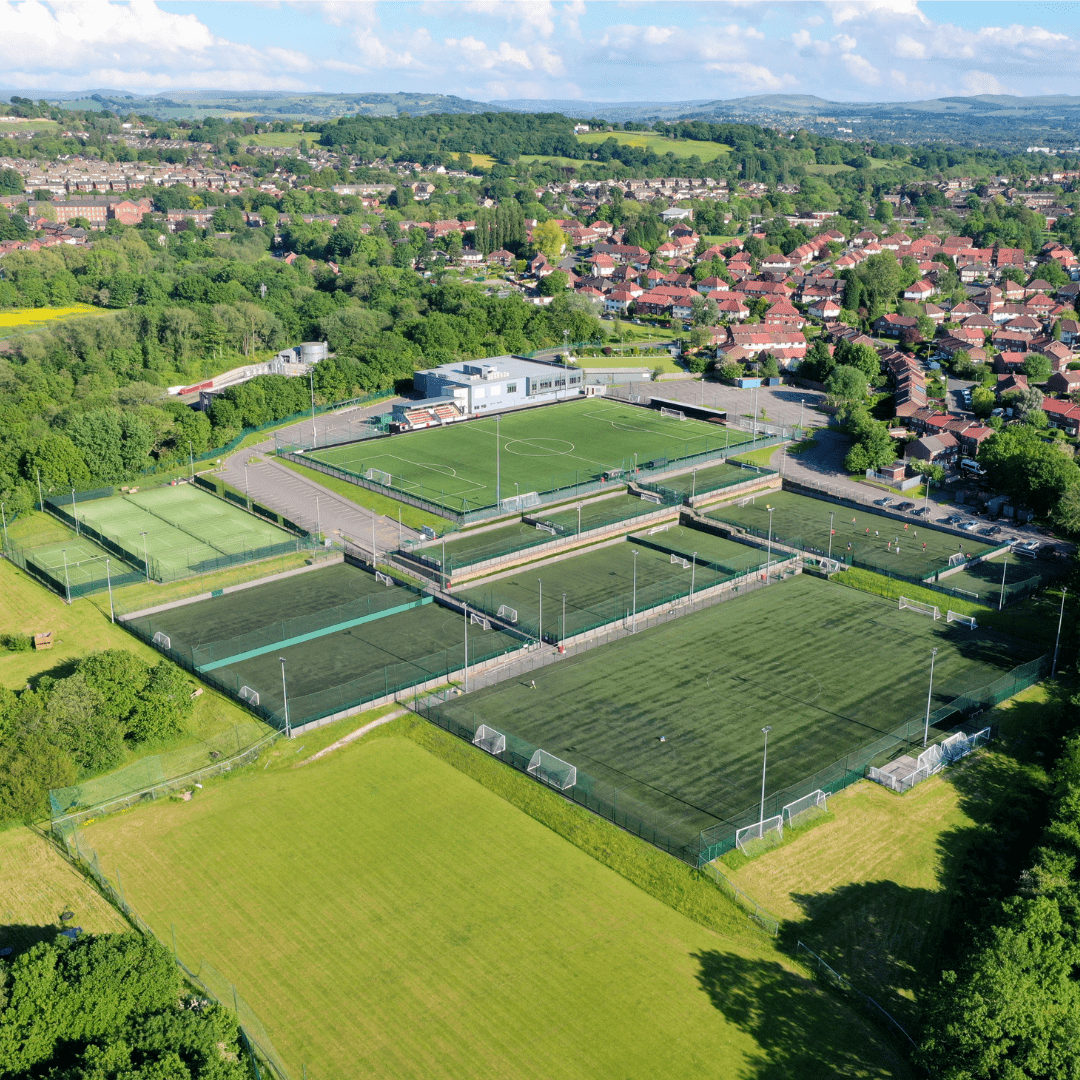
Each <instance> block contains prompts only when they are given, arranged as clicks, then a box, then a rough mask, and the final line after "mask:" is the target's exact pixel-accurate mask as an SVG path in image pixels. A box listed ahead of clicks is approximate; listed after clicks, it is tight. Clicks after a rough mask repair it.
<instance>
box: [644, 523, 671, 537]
mask: <svg viewBox="0 0 1080 1080" xmlns="http://www.w3.org/2000/svg"><path fill="white" fill-rule="evenodd" d="M670 528H671V522H670V521H665V522H664V524H663V525H654V526H653V527H652V528H651V529H650V530H649V531H648V532H647V533H646V534H645V535H646V536H655V535H656V534H657V533H660V532H667V531H668V529H670Z"/></svg>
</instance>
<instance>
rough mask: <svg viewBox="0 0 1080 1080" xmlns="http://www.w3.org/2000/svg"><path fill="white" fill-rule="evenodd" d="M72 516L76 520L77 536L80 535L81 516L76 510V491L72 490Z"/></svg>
mask: <svg viewBox="0 0 1080 1080" xmlns="http://www.w3.org/2000/svg"><path fill="white" fill-rule="evenodd" d="M71 516H72V517H73V518H74V519H75V535H76V536H78V535H79V515H78V513H77V512H76V510H75V489H74V488H72V489H71Z"/></svg>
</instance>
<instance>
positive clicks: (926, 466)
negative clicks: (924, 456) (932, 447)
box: [911, 461, 945, 484]
mask: <svg viewBox="0 0 1080 1080" xmlns="http://www.w3.org/2000/svg"><path fill="white" fill-rule="evenodd" d="M911 468H912V469H913V470H914V471H915V472H917V473H918V474H919V475H920V476H925V477H926V480H927V483H929V484H943V483H944V482H945V469H944V467H943V466H941V465H938V464H937V463H936V462H933V461H912V462H911Z"/></svg>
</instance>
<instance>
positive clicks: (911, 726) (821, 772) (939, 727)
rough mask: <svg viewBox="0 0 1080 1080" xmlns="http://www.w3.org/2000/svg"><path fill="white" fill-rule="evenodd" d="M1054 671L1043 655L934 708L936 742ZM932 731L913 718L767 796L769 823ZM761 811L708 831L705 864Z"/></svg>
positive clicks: (702, 850)
mask: <svg viewBox="0 0 1080 1080" xmlns="http://www.w3.org/2000/svg"><path fill="white" fill-rule="evenodd" d="M1048 669H1049V657H1048V656H1046V655H1044V656H1039V657H1037V658H1036V659H1034V660H1029V661H1027V662H1026V663H1023V664H1018V665H1017V666H1016V667H1014V668H1013V669H1012V670H1011V671H1008V672H1006V673H1005V674H1004V675H1002V676H1001V677H1000V678H998V679H995V680H993V681H992V682H989V683H986V684H984V685H983V686H980V687H978V688H977V689H975V690H970V691H968V692H967V693H964V694H961V695H959V696H958V697H955V698H954V699H953V700H952V701H950V702H949V703H948V704H947V705H942V706H939V707H938V708H937V709H934V710H932V711H931V712H930V716H929V732H930V738H931V739H932V740H933V741H934V742H940V741H942V740H943V739H945V738H947V737H948V736H949V734H950V733H951V732H952V731H953V730H954V729H955V728H957V727H959V726H960V725H961V724H962V723H964V722H966V721H968V720H972V719H974V718H975V717H977V716H978V715H979V714H980V713H982V712H983V711H984V710H985V709H988V708H991V707H992V706H994V705H998V704H1000V703H1001V702H1002V701H1006V700H1008V699H1009V698H1011V697H1014V696H1015V695H1016V694H1018V693H1020V691H1021V690H1026V689H1027V688H1028V687H1029V686H1032V685H1033V684H1034V683H1036V682H1038V680H1039V679H1040V678H1041V677H1042V676H1043V675H1044V674H1045V673H1046V672H1047V670H1048ZM926 730H927V718H926V714H924V713H923V714H919V715H918V716H913V717H912V718H911V719H909V720H907V721H905V723H903V724H901V725H900V726H899V727H897V728H896V729H895V730H893V731H892V732H890V733H889V734H887V735H883V736H881V737H880V738H878V739H875V740H874V741H873V742H871V743H868V744H867V745H865V746H862V747H860V748H859V749H857V750H853V751H851V752H850V753H848V754H845V755H844V756H843V757H841V758H838V759H837V760H836V761H834V762H833V763H832V764H830V765H827V766H825V767H824V768H823V769H818V770H817V771H816V772H815V773H813V774H812V775H811V776H807V777H805V778H804V779H803V780H801V781H799V782H798V783H797V784H792V785H790V786H789V787H786V788H781V789H780V790H779V791H774V792H773V793H772V794H770V795H767V796H766V798H765V809H764V815H765V819H768V818H770V817H774V816H776V815H777V814H780V813H782V811H783V808H784V807H785V806H786V805H787V804H788V803H792V802H794V801H795V800H796V799H801V798H803V797H804V796H806V795H809V794H810V792H812V791H817V790H821V791H824V792H825V794H826V795H832V794H835V793H836V792H837V791H843V789H844V788H846V787H849V786H850V785H851V784H854V783H855V782H856V781H858V780H861V779H863V777H864V776H865V775H866V773H867V770H868V769H869V768H870V767H871V766H881V765H884V764H886V763H887V762H889V761H891V760H892V759H893V758H894V757H896V756H897V754H898V753H901V752H907V751H908V750H912V749H915V748H919V749H920V750H921V749H922V739H923V733H924V731H926ZM761 813H762V811H761V805H760V803H755V804H754V805H753V806H751V807H748V808H747V809H746V810H745V811H743V812H742V813H741V814H738V815H736V816H734V817H732V818H730V819H728V820H726V821H723V822H720V823H718V824H717V825H714V826H711V827H710V828H708V829H705V830H703V831H702V833H701V835H700V837H699V838H698V839H699V842H698V860H699V863H701V864H704V863H707V862H711V861H712V860H713V859H716V858H718V857H719V856H721V855H723V854H725V852H728V851H730V850H731V849H732V848H733V847H734V846H735V833H736V831H737V830H738V829H741V828H745V827H746V826H747V825H753V824H754V823H756V822H758V821H761V820H763V818H762V817H761Z"/></svg>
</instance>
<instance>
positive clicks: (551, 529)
mask: <svg viewBox="0 0 1080 1080" xmlns="http://www.w3.org/2000/svg"><path fill="white" fill-rule="evenodd" d="M533 525H534V526H535V527H536V528H537V529H539V530H540V531H541V532H546V533H549V534H550V535H551V536H555V535H557V533H558V530H557V529H556V528H555V526H554V525H549V524H548V523H547V522H546V521H534V522H533Z"/></svg>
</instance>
